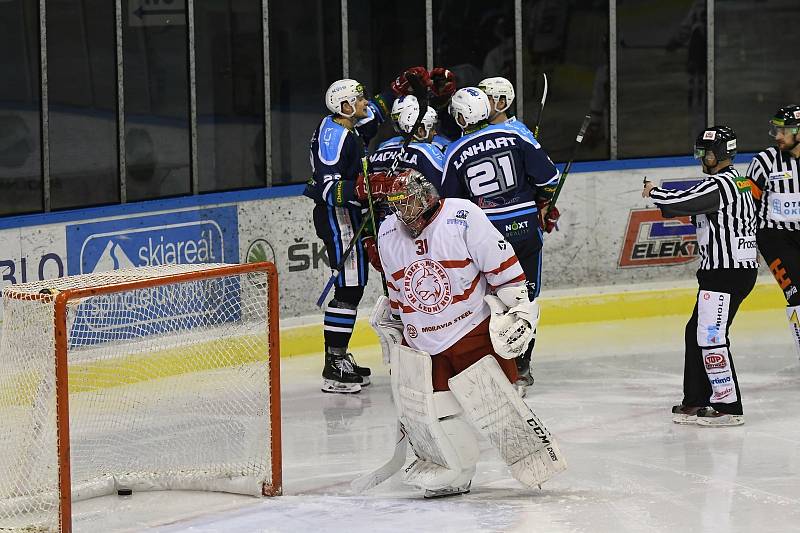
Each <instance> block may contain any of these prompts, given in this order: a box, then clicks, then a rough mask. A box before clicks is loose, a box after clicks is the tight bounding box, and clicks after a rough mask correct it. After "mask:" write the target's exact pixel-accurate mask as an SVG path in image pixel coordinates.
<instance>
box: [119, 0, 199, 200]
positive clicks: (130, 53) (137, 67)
mask: <svg viewBox="0 0 800 533" xmlns="http://www.w3.org/2000/svg"><path fill="white" fill-rule="evenodd" d="M145 7H146V8H145ZM186 32H187V28H186V9H185V2H184V1H182V0H176V1H175V2H172V3H171V4H166V3H164V4H155V3H153V4H152V5H149V6H144V4H142V2H139V1H136V0H124V1H123V2H122V35H123V56H124V58H123V59H124V69H125V165H126V171H127V174H126V179H127V182H126V187H127V192H128V200H131V201H132V200H145V199H148V198H158V197H163V196H174V195H178V194H187V193H189V192H191V171H190V157H189V81H188V79H189V69H188V66H187V61H188V59H187V58H188V44H187V43H188V40H187V33H186Z"/></svg>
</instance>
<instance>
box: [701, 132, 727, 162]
mask: <svg viewBox="0 0 800 533" xmlns="http://www.w3.org/2000/svg"><path fill="white" fill-rule="evenodd" d="M709 151H710V152H711V153H713V154H714V156H715V157H716V158H717V161H724V160H725V159H730V160H733V158H734V157H736V132H734V131H733V130H732V129H731V128H729V127H728V126H712V127H710V128H706V129H704V130H703V131H702V132H700V135H698V136H697V140H695V141H694V157H695V159H700V160H701V161H702V160H703V159H704V158H705V156H706V152H709Z"/></svg>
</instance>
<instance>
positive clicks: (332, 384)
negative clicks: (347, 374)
mask: <svg viewBox="0 0 800 533" xmlns="http://www.w3.org/2000/svg"><path fill="white" fill-rule="evenodd" d="M321 390H322V392H329V393H335V394H358V393H359V392H361V385H360V384H359V383H340V382H338V381H333V380H330V379H323V380H322V388H321Z"/></svg>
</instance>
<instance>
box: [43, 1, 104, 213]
mask: <svg viewBox="0 0 800 533" xmlns="http://www.w3.org/2000/svg"><path fill="white" fill-rule="evenodd" d="M114 25H115V24H114V3H113V2H108V1H107V0H84V1H83V2H77V3H76V2H74V1H71V0H53V1H49V2H47V58H48V60H47V86H48V97H49V102H50V108H49V110H50V122H49V135H50V205H51V207H52V208H53V209H59V208H72V207H85V206H90V205H98V204H108V203H113V202H117V201H119V178H118V168H119V167H118V159H117V64H116V39H115V36H114Z"/></svg>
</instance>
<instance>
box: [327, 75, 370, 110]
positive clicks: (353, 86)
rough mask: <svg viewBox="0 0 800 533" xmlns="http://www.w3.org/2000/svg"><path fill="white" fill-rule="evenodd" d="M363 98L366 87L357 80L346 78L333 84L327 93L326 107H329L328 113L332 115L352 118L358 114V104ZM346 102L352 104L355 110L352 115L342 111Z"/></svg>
mask: <svg viewBox="0 0 800 533" xmlns="http://www.w3.org/2000/svg"><path fill="white" fill-rule="evenodd" d="M363 97H364V86H363V85H361V84H360V83H358V82H357V81H356V80H351V79H347V78H346V79H343V80H338V81H335V82H333V83H331V86H330V87H328V90H327V91H325V105H326V106H328V111H330V112H331V113H333V114H335V115H341V116H343V117H347V118H350V117H352V116H353V115H354V114H355V112H356V111H355V110H356V102H357V101H358V99H359V98H363ZM345 102H347V103H348V104H350V107H351V108H352V109H353V111H351V112H350V113H345V112H343V111H342V104H343V103H345Z"/></svg>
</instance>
